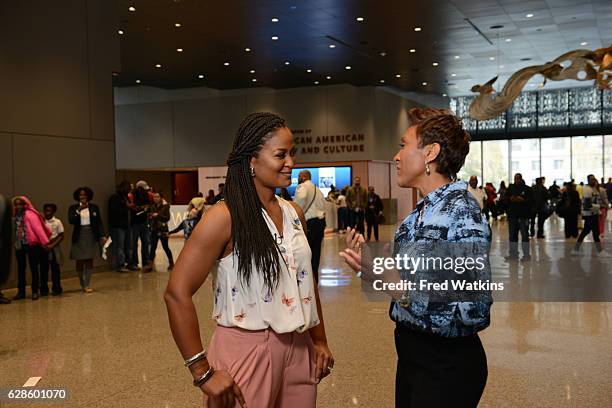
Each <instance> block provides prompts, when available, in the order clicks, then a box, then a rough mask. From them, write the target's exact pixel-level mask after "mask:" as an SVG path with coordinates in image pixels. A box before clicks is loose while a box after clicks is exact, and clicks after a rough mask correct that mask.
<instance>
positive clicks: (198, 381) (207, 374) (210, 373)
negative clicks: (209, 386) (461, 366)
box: [193, 366, 215, 387]
mask: <svg viewBox="0 0 612 408" xmlns="http://www.w3.org/2000/svg"><path fill="white" fill-rule="evenodd" d="M214 373H215V369H214V368H213V367H212V366H208V370H206V372H205V373H204V375H203V376H201V377H200V378H196V379H195V380H193V385H194V386H195V387H200V386H201V385H202V384H204V383H205V382H206V381H208V380H210V377H212V376H213V374H214Z"/></svg>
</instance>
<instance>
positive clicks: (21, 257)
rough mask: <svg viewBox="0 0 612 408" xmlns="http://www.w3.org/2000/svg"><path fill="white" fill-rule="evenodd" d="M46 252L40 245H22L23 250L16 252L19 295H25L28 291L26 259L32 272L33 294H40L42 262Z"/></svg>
mask: <svg viewBox="0 0 612 408" xmlns="http://www.w3.org/2000/svg"><path fill="white" fill-rule="evenodd" d="M44 252H45V251H44V249H42V247H41V246H40V245H22V247H21V249H16V250H15V258H17V288H18V289H19V294H21V295H25V291H26V282H27V281H26V259H27V263H28V264H30V271H31V272H32V294H34V293H38V291H39V289H40V261H41V258H42V256H43V254H44Z"/></svg>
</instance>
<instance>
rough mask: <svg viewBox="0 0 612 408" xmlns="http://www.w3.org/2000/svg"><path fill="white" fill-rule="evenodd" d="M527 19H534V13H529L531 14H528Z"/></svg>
mask: <svg viewBox="0 0 612 408" xmlns="http://www.w3.org/2000/svg"><path fill="white" fill-rule="evenodd" d="M525 17H527V18H531V17H533V14H532V13H529V14H527V15H526V16H525Z"/></svg>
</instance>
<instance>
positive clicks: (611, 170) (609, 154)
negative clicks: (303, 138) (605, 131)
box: [604, 135, 612, 181]
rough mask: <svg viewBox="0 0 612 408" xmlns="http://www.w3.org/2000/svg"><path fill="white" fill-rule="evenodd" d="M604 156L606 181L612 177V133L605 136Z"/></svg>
mask: <svg viewBox="0 0 612 408" xmlns="http://www.w3.org/2000/svg"><path fill="white" fill-rule="evenodd" d="M604 146H605V147H604V158H605V159H606V161H605V165H604V177H605V180H604V181H608V179H609V178H610V177H612V135H606V136H604Z"/></svg>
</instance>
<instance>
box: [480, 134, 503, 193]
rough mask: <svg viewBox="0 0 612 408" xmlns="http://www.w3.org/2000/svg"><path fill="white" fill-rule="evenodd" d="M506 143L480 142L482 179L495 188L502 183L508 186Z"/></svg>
mask: <svg viewBox="0 0 612 408" xmlns="http://www.w3.org/2000/svg"><path fill="white" fill-rule="evenodd" d="M508 147H509V146H508V141H507V140H487V141H484V142H482V156H483V161H484V162H483V166H482V171H483V174H482V177H483V179H484V182H485V183H493V185H494V186H495V188H499V184H500V183H501V182H502V181H504V182H505V183H506V185H508V173H509V172H508V170H509V169H508Z"/></svg>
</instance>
